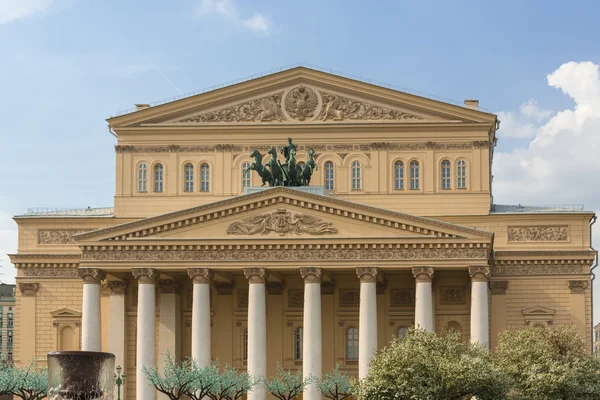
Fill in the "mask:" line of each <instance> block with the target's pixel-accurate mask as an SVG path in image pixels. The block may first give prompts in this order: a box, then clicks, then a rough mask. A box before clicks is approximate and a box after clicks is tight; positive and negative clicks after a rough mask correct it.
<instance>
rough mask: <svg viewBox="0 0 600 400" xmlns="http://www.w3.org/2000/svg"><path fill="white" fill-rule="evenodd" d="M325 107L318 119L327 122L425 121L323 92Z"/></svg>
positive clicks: (415, 116)
mask: <svg viewBox="0 0 600 400" xmlns="http://www.w3.org/2000/svg"><path fill="white" fill-rule="evenodd" d="M322 97H323V106H322V109H321V112H320V113H319V115H318V118H319V119H321V120H323V121H326V120H328V119H329V120H332V121H344V120H362V121H372V120H375V121H381V120H395V121H407V120H409V121H414V120H424V119H425V118H424V117H421V116H419V115H414V114H409V113H406V112H401V111H396V110H391V109H389V108H384V107H380V106H376V105H373V104H369V103H366V102H363V101H359V100H354V99H349V98H347V97H344V96H340V95H336V94H332V93H327V92H322Z"/></svg>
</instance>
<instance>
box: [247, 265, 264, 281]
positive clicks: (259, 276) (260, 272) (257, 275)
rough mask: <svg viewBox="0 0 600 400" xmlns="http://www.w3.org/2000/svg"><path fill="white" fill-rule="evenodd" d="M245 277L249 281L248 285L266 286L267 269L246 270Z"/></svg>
mask: <svg viewBox="0 0 600 400" xmlns="http://www.w3.org/2000/svg"><path fill="white" fill-rule="evenodd" d="M244 276H245V277H246V279H248V283H251V284H252V283H261V284H263V285H264V284H265V280H266V277H267V270H266V269H265V268H244Z"/></svg>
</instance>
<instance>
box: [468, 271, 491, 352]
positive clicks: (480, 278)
mask: <svg viewBox="0 0 600 400" xmlns="http://www.w3.org/2000/svg"><path fill="white" fill-rule="evenodd" d="M469 275H470V276H471V343H480V344H481V345H483V346H484V347H485V348H486V349H489V348H490V327H489V323H490V321H489V317H488V315H489V306H488V276H489V275H490V267H488V266H487V265H486V266H471V267H469Z"/></svg>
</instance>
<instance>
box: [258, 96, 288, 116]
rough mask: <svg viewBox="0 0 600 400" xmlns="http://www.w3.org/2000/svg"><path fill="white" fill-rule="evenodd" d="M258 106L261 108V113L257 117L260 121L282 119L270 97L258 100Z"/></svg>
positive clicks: (277, 107)
mask: <svg viewBox="0 0 600 400" xmlns="http://www.w3.org/2000/svg"><path fill="white" fill-rule="evenodd" d="M260 105H261V107H262V111H261V113H260V114H259V115H258V119H259V120H260V121H263V122H266V121H273V120H274V119H276V120H278V121H282V120H283V118H282V117H281V115H280V111H279V106H278V105H277V103H276V102H275V101H274V100H273V99H272V98H271V97H265V98H262V99H260Z"/></svg>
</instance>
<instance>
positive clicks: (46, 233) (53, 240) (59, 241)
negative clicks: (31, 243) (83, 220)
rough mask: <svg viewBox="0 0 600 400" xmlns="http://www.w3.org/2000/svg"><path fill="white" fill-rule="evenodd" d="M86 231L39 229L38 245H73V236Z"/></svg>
mask: <svg viewBox="0 0 600 400" xmlns="http://www.w3.org/2000/svg"><path fill="white" fill-rule="evenodd" d="M84 232H87V231H84V230H75V229H68V230H59V229H41V230H39V231H38V244H55V245H68V244H75V239H73V235H78V234H80V233H84Z"/></svg>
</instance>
